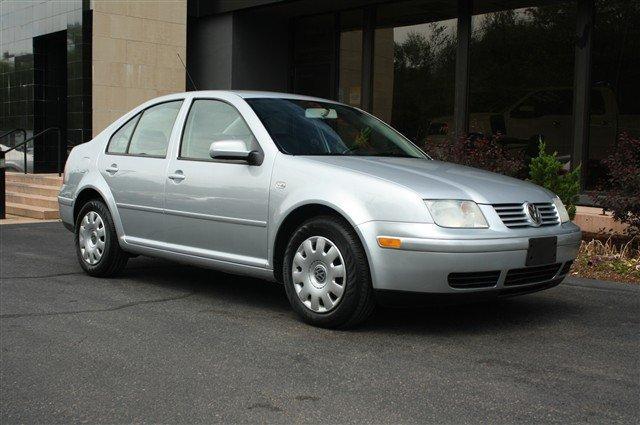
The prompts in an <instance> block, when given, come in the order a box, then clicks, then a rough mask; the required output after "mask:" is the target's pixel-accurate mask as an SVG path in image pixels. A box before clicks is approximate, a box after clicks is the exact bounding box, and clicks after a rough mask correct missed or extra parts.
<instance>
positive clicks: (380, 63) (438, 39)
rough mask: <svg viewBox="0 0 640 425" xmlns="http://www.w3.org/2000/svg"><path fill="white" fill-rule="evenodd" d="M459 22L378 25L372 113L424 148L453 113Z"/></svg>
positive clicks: (444, 125) (445, 130)
mask: <svg viewBox="0 0 640 425" xmlns="http://www.w3.org/2000/svg"><path fill="white" fill-rule="evenodd" d="M456 28H457V20H456V19H448V20H443V21H438V22H430V23H423V24H419V25H406V26H398V27H394V28H378V29H377V30H376V33H375V47H374V77H373V78H374V83H373V86H374V91H373V113H374V115H376V116H378V117H380V118H381V119H383V120H384V121H386V122H389V123H391V124H392V125H393V126H394V127H395V128H397V129H398V130H399V131H400V132H401V133H403V134H404V135H405V136H407V137H408V138H409V139H411V140H412V141H414V142H415V143H417V144H418V145H419V146H424V145H426V144H428V143H430V142H431V140H432V139H433V138H434V136H435V137H440V136H441V135H442V133H443V132H444V133H445V134H446V133H447V124H446V123H447V122H448V121H449V120H450V119H451V118H450V117H451V116H452V115H453V97H454V81H455V60H456Z"/></svg>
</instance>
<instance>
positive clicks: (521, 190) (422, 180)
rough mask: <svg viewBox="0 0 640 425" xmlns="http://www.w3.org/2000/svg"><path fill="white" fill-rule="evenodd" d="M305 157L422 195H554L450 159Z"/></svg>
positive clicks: (520, 198)
mask: <svg viewBox="0 0 640 425" xmlns="http://www.w3.org/2000/svg"><path fill="white" fill-rule="evenodd" d="M305 158H307V159H309V160H311V161H313V162H318V163H323V164H326V165H331V166H335V167H339V168H342V169H347V170H350V171H353V172H358V173H362V174H367V175H370V176H372V177H376V178H380V179H384V180H387V181H390V182H393V183H396V184H399V185H402V186H405V187H407V188H409V189H411V190H414V191H415V192H417V193H418V194H419V195H420V196H422V198H423V199H471V200H473V201H475V202H477V203H479V204H501V203H522V202H526V201H528V202H550V201H551V199H552V198H553V197H554V196H555V195H554V194H553V193H551V192H550V191H548V190H546V189H544V188H542V187H540V186H537V185H535V184H532V183H529V182H525V181H523V180H518V179H515V178H512V177H507V176H503V175H501V174H496V173H491V172H488V171H483V170H479V169H477V168H471V167H466V166H463V165H457V164H452V163H449V162H442V161H435V160H426V159H419V158H388V157H355V156H307V157H305ZM345 183H346V182H345Z"/></svg>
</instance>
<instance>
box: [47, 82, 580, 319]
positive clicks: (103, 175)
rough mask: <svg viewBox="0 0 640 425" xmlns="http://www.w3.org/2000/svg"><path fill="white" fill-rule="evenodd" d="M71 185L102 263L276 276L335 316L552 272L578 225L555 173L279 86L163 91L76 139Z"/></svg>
mask: <svg viewBox="0 0 640 425" xmlns="http://www.w3.org/2000/svg"><path fill="white" fill-rule="evenodd" d="M58 199H59V203H60V215H61V217H62V221H63V223H64V224H65V226H66V227H67V228H68V229H70V230H72V231H73V232H74V233H75V244H76V249H77V256H78V260H79V262H80V264H81V266H82V267H83V269H84V270H85V271H86V272H87V273H88V274H90V275H92V276H110V275H113V274H115V273H117V272H119V271H121V270H122V269H123V268H124V267H125V265H126V263H127V260H128V258H129V257H130V256H131V255H140V254H142V255H149V256H155V257H164V258H168V259H171V260H178V261H183V262H187V263H191V264H195V265H200V266H206V267H211V268H214V269H218V270H222V271H225V272H230V273H238V274H245V275H251V276H255V277H258V278H263V279H269V280H275V281H280V282H282V283H283V284H284V288H285V291H286V294H287V297H288V299H289V301H290V303H291V306H292V307H293V309H294V310H295V311H296V312H297V313H298V314H299V315H300V316H301V317H302V318H303V319H304V320H305V321H307V322H308V323H311V324H314V325H318V326H326V327H345V326H352V325H355V324H357V323H359V322H361V321H362V320H364V319H365V318H367V317H368V316H369V315H370V313H371V312H372V310H373V308H374V306H375V304H376V303H377V302H383V303H384V302H387V303H397V302H398V300H402V298H407V297H406V296H408V298H409V299H415V298H416V295H419V294H430V295H431V296H435V295H436V294H438V295H446V296H459V295H462V296H470V295H484V296H507V295H518V294H523V293H528V292H533V291H537V290H541V289H545V288H549V287H551V286H554V285H557V284H558V283H560V281H561V280H562V279H563V278H564V277H565V276H566V274H567V273H568V271H569V268H570V266H571V262H572V261H573V259H574V258H575V256H576V254H577V250H578V244H579V242H580V237H581V234H580V230H579V228H578V227H577V226H575V225H574V224H573V223H571V222H570V221H569V216H568V214H567V211H566V210H565V207H564V205H563V204H562V202H561V201H560V199H559V198H558V197H557V196H556V195H555V194H553V193H551V192H549V191H548V190H546V189H543V188H541V187H539V186H536V185H533V184H531V183H528V182H524V181H521V180H517V179H514V178H510V177H505V176H502V175H498V174H493V173H490V172H486V171H481V170H477V169H474V168H469V167H464V166H460V165H455V164H450V163H446V162H441V161H437V160H433V159H432V158H430V157H429V156H428V155H427V154H425V153H424V152H423V151H422V150H420V149H419V148H418V147H416V146H415V145H414V144H413V143H411V142H410V141H409V140H407V139H406V138H405V137H403V136H402V135H401V134H399V133H398V132H397V131H395V130H394V129H393V128H391V127H390V126H388V125H387V124H385V123H384V122H382V121H381V120H379V119H377V118H375V117H374V116H372V115H370V114H368V113H366V112H364V111H361V110H359V109H356V108H352V107H349V106H346V105H343V104H340V103H337V102H333V101H330V100H325V99H318V98H312V97H306V96H297V95H290V94H280V93H264V92H230V91H202V92H189V93H182V94H173V95H169V96H164V97H160V98H157V99H153V100H151V101H149V102H147V103H145V104H143V105H141V106H139V107H138V108H135V109H134V110H132V111H131V112H129V113H127V114H126V115H124V116H123V117H122V118H120V119H118V120H117V121H115V122H114V123H113V124H111V125H109V126H108V127H107V128H106V129H104V130H103V131H102V132H101V133H100V134H99V135H98V136H96V137H95V138H94V139H93V140H91V141H90V142H88V143H85V144H82V145H79V146H76V147H75V148H74V149H73V150H72V151H71V153H70V155H69V158H68V160H67V163H66V168H65V174H64V184H63V186H62V189H61V191H60V195H59V198H58Z"/></svg>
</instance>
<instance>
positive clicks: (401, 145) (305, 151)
mask: <svg viewBox="0 0 640 425" xmlns="http://www.w3.org/2000/svg"><path fill="white" fill-rule="evenodd" d="M247 103H249V105H250V106H251V108H253V110H254V111H255V113H256V115H258V118H260V121H262V124H263V125H264V126H265V128H266V129H267V131H268V132H269V135H270V136H271V138H272V139H273V141H274V142H275V143H276V145H277V146H278V149H280V151H282V152H283V153H286V154H290V155H337V156H390V157H407V158H426V156H425V154H424V153H423V152H422V151H421V150H420V149H418V148H417V147H415V146H414V145H413V144H412V143H410V142H409V141H408V140H406V139H405V138H404V137H402V136H401V135H400V134H399V133H397V132H396V131H394V130H393V129H391V128H390V127H388V126H387V125H385V124H384V123H383V122H382V121H380V120H378V119H376V118H374V117H372V116H370V115H368V114H365V113H363V112H362V111H359V110H358V109H356V108H352V107H349V106H346V105H340V104H336V103H329V102H319V101H309V100H295V99H276V98H259V99H248V100H247Z"/></svg>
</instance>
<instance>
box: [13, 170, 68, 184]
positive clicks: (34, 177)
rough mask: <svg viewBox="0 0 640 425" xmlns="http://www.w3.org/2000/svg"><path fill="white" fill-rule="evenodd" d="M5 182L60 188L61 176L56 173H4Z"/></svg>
mask: <svg viewBox="0 0 640 425" xmlns="http://www.w3.org/2000/svg"><path fill="white" fill-rule="evenodd" d="M6 181H7V184H8V183H9V182H15V183H25V184H37V185H40V186H53V187H57V188H60V186H62V177H58V175H57V174H23V173H6Z"/></svg>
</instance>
